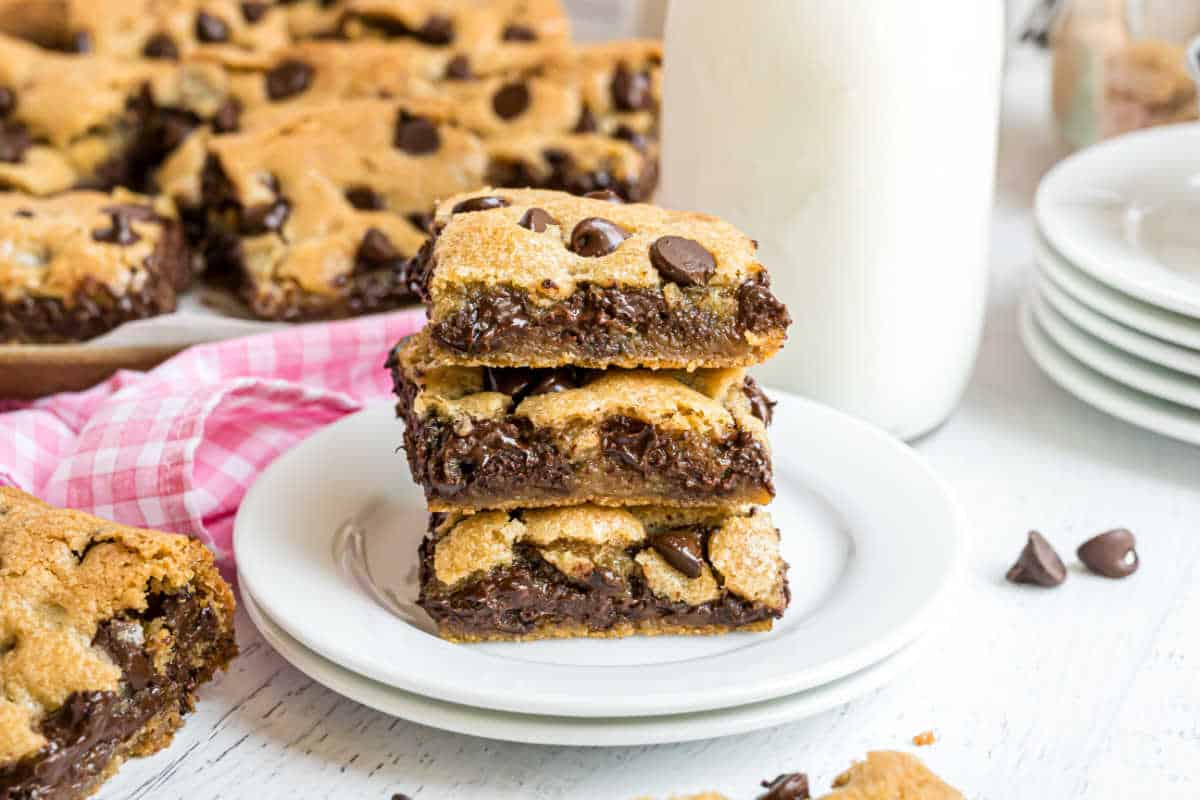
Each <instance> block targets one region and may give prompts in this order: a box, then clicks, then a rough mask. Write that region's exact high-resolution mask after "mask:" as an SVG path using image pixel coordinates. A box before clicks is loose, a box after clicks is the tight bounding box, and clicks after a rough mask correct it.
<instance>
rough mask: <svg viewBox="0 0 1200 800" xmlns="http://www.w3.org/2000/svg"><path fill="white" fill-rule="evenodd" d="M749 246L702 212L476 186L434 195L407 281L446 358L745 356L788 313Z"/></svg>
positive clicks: (544, 361) (716, 360) (750, 358)
mask: <svg viewBox="0 0 1200 800" xmlns="http://www.w3.org/2000/svg"><path fill="white" fill-rule="evenodd" d="M756 249H757V248H756V245H755V243H754V241H753V240H751V239H750V238H749V237H747V236H746V235H745V234H743V233H741V232H740V231H738V230H737V229H736V228H734V227H733V226H732V225H730V224H728V223H726V222H723V221H722V220H719V219H717V218H715V217H711V216H708V215H705V214H697V213H691V212H682V211H669V210H667V209H662V208H657V207H655V206H651V205H643V204H631V205H625V204H621V203H613V202H609V201H607V200H604V199H594V198H588V197H573V196H571V195H568V194H565V193H559V192H551V191H541V190H533V189H483V190H478V191H475V192H470V193H466V194H460V195H457V196H454V197H451V198H449V199H448V200H445V201H444V202H442V203H440V204H439V205H438V207H437V209H436V214H435V220H434V237H433V238H432V239H431V240H430V241H429V242H427V243H426V244H425V245H424V246H423V247H422V249H421V253H420V255H419V256H418V259H417V261H416V263H415V264H414V265H413V280H414V288H416V289H417V290H419V291H420V292H421V294H422V297H423V298H424V299H425V301H426V304H427V306H428V310H429V330H430V334H431V339H432V343H433V347H434V350H435V353H436V358H437V359H438V360H439V361H442V362H444V363H454V364H462V365H481V366H495V367H509V366H514V367H515V366H529V367H556V366H564V365H575V366H585V367H594V368H605V367H610V366H618V367H639V366H641V367H650V368H656V369H657V368H670V369H694V368H696V367H737V366H749V365H752V364H756V363H758V362H760V361H763V360H765V359H767V358H769V357H770V356H771V355H773V354H774V353H775V351H777V350H778V349H779V348H780V347H781V346H782V344H783V340H784V337H785V332H786V329H787V326H788V325H789V324H790V322H791V320H790V318H789V317H788V314H787V310H786V309H785V308H784V306H783V304H782V303H780V302H779V300H778V299H776V297H775V296H774V295H773V294H771V291H770V287H769V280H768V278H767V273H766V270H765V269H764V268H763V266H762V264H760V263H759V262H758V261H757V260H756V258H755V250H756Z"/></svg>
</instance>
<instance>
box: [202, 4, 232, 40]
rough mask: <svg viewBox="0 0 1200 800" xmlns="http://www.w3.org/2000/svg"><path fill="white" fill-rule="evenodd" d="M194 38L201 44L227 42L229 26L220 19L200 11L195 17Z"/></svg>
mask: <svg viewBox="0 0 1200 800" xmlns="http://www.w3.org/2000/svg"><path fill="white" fill-rule="evenodd" d="M196 38H197V39H199V40H200V41H202V42H226V41H229V25H228V24H227V23H226V22H225V20H223V19H221V18H220V17H218V16H214V15H213V14H209V13H208V12H207V11H201V12H200V13H199V14H197V15H196Z"/></svg>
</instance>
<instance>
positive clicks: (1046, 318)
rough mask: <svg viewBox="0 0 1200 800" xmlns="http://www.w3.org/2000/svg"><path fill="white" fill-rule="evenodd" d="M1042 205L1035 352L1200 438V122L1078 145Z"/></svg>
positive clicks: (1069, 378)
mask: <svg viewBox="0 0 1200 800" xmlns="http://www.w3.org/2000/svg"><path fill="white" fill-rule="evenodd" d="M1034 210H1035V217H1036V220H1037V228H1038V232H1037V241H1036V245H1035V252H1036V260H1037V279H1036V285H1035V288H1034V291H1033V292H1032V294H1031V296H1030V298H1029V300H1028V302H1027V303H1026V304H1025V305H1024V307H1023V308H1022V311H1021V332H1022V336H1023V338H1024V341H1025V345H1026V348H1027V349H1028V350H1029V352H1030V354H1031V355H1032V356H1033V358H1034V360H1035V361H1037V363H1038V364H1039V365H1040V366H1041V367H1042V369H1043V370H1045V371H1046V373H1047V374H1049V375H1050V377H1051V378H1052V379H1054V380H1055V381H1057V382H1058V383H1059V384H1061V385H1062V386H1063V387H1064V388H1065V389H1066V390H1067V391H1069V392H1071V393H1073V394H1075V395H1077V396H1078V397H1079V398H1080V399H1082V400H1083V401H1085V402H1087V403H1090V404H1091V405H1093V406H1095V407H1096V408H1099V409H1101V410H1103V411H1105V412H1107V413H1109V414H1112V415H1113V416H1115V417H1119V418H1121V419H1124V420H1126V421H1127V422H1130V423H1133V424H1134V425H1139V426H1141V427H1143V428H1147V429H1149V430H1152V431H1156V432H1158V433H1161V434H1164V435H1166V436H1171V437H1174V438H1177V439H1182V440H1184V441H1187V442H1192V443H1194V444H1200V124H1187V125H1173V126H1168V127H1163V128H1155V129H1151V130H1147V131H1142V132H1139V133H1134V134H1130V135H1127V136H1123V137H1121V138H1118V139H1114V140H1111V141H1108V142H1105V143H1102V144H1099V145H1096V146H1094V147H1091V148H1088V149H1087V150H1084V151H1081V152H1080V153H1077V154H1076V155H1074V156H1072V157H1070V158H1068V159H1066V160H1065V161H1063V162H1062V163H1061V164H1059V165H1058V166H1057V167H1055V168H1054V169H1053V170H1051V171H1050V173H1049V174H1047V175H1046V177H1045V178H1044V179H1043V180H1042V183H1041V186H1040V187H1039V188H1038V192H1037V198H1036V201H1035V208H1034Z"/></svg>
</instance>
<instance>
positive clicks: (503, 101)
mask: <svg viewBox="0 0 1200 800" xmlns="http://www.w3.org/2000/svg"><path fill="white" fill-rule="evenodd" d="M527 108H529V87H528V86H526V85H525V84H523V83H508V84H505V85H504V86H501V87H500V88H499V89H498V90H497V91H496V94H495V95H494V96H493V97H492V109H493V110H495V112H496V116H498V117H500V119H512V118H513V117H515V116H518V115H519V114H521V113H523V112H524V111H525V109H527Z"/></svg>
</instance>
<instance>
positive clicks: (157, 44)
mask: <svg viewBox="0 0 1200 800" xmlns="http://www.w3.org/2000/svg"><path fill="white" fill-rule="evenodd" d="M142 55H144V56H145V57H146V58H159V59H164V60H166V61H177V60H178V59H179V47H178V46H177V45H176V44H175V40H174V39H172V38H171V36H170V34H166V33H156V34H154V35H153V36H151V37H150V38H149V39H147V40H146V46H145V47H143V48H142Z"/></svg>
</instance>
